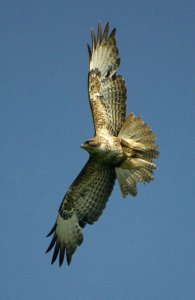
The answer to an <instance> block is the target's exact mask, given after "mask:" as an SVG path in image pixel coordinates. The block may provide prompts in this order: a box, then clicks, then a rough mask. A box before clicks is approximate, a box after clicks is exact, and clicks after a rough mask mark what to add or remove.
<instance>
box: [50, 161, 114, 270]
mask: <svg viewBox="0 0 195 300" xmlns="http://www.w3.org/2000/svg"><path fill="white" fill-rule="evenodd" d="M115 178H116V175H115V171H114V168H110V167H109V166H107V165H104V164H102V163H99V162H98V161H96V160H95V159H93V158H90V159H89V160H88V162H87V163H86V165H85V167H84V168H83V170H82V171H81V173H80V174H79V175H78V177H77V178H76V179H75V181H74V182H73V183H72V185H71V186H70V188H69V189H68V191H67V193H66V195H65V196H64V199H63V201H62V203H61V205H60V208H59V215H58V218H57V221H56V223H55V225H54V227H53V228H52V230H51V231H50V233H49V235H51V234H52V233H53V237H52V240H51V243H50V245H49V247H48V249H47V251H46V252H49V251H50V250H51V249H52V248H53V247H54V252H53V257H52V263H54V262H55V260H56V259H57V257H58V255H59V265H60V266H61V265H62V263H63V260H64V256H65V253H66V258H67V263H68V264H70V262H71V258H72V255H73V254H74V252H75V250H76V248H77V246H79V245H81V243H82V241H83V234H82V227H84V226H85V224H86V223H88V224H93V223H94V222H95V221H97V220H98V218H99V217H100V215H101V214H102V212H103V209H104V208H105V206H106V202H107V201H108V198H109V196H110V194H111V192H112V189H113V186H114V182H115Z"/></svg>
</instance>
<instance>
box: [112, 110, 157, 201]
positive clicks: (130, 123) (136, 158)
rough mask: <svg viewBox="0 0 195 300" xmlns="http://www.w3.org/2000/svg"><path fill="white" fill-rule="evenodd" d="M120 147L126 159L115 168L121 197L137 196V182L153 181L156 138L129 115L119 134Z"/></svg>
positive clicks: (142, 122)
mask: <svg viewBox="0 0 195 300" xmlns="http://www.w3.org/2000/svg"><path fill="white" fill-rule="evenodd" d="M118 136H119V138H120V139H121V146H122V147H123V152H124V154H125V156H126V159H125V160H124V161H123V162H122V163H121V164H120V166H119V167H117V168H116V174H117V178H118V181H119V184H120V188H121V192H122V195H123V197H125V196H126V195H127V194H128V193H129V194H131V195H133V196H135V195H136V194H137V187H136V184H137V182H144V183H145V182H149V181H150V180H152V179H154V176H153V170H154V169H156V164H155V163H154V162H153V159H155V158H157V157H159V151H158V146H157V145H156V143H155V139H156V136H155V134H154V133H153V132H152V130H151V128H150V127H149V126H148V125H147V124H145V123H144V121H143V119H142V118H141V117H138V118H136V117H135V116H134V114H133V113H131V114H130V115H129V116H128V118H127V119H126V121H125V123H124V125H123V127H122V129H121V131H120V133H119V135H118Z"/></svg>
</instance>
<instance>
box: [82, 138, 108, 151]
mask: <svg viewBox="0 0 195 300" xmlns="http://www.w3.org/2000/svg"><path fill="white" fill-rule="evenodd" d="M81 148H83V149H85V150H86V151H87V152H89V153H90V154H98V153H99V154H103V153H105V152H107V150H108V149H107V147H106V145H105V143H104V141H103V140H102V139H101V138H100V137H98V136H95V137H93V138H92V139H90V140H87V141H85V142H84V143H83V144H82V145H81Z"/></svg>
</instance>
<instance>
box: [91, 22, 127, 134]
mask: <svg viewBox="0 0 195 300" xmlns="http://www.w3.org/2000/svg"><path fill="white" fill-rule="evenodd" d="M115 32H116V30H115V29H113V31H112V32H111V33H110V35H108V33H109V23H107V24H106V27H105V29H104V31H103V30H102V25H101V23H99V25H98V34H97V38H96V36H95V34H94V32H93V31H92V32H91V35H92V47H91V48H90V46H89V45H88V50H89V79H88V89H89V101H90V106H91V110H92V115H93V121H94V126H95V131H96V134H99V133H101V132H102V131H104V132H105V131H107V132H108V133H109V134H111V135H115V136H117V135H118V133H119V131H120V129H121V127H122V125H123V123H124V120H125V115H126V98H127V96H126V94H127V90H126V87H125V81H124V79H123V78H122V76H120V75H117V74H116V72H117V69H118V67H119V65H120V58H119V57H118V48H117V46H116V37H115Z"/></svg>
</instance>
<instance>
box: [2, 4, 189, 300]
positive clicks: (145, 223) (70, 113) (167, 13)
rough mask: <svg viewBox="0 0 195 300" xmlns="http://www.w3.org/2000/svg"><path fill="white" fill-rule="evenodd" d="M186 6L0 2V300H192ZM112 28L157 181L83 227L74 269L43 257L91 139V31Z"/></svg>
mask: <svg viewBox="0 0 195 300" xmlns="http://www.w3.org/2000/svg"><path fill="white" fill-rule="evenodd" d="M194 11H195V4H194V1H180V0H178V1H176V0H175V1H173V0H169V1H167V0H164V1H160V0H151V1H143V0H140V1H136V0H134V1H129V0H128V1H116V0H112V1H108V0H104V1H102V0H99V1H86V0H83V1H74V0H73V1H61V0H57V1H40V0H39V1H37V0H35V1H21V0H19V1H9V0H7V1H1V9H0V23H1V26H0V39H1V46H0V57H1V61H0V76H1V78H0V82H1V84H0V94H1V97H0V103H1V105H0V107H1V109H0V138H1V148H0V155H1V168H0V176H1V187H0V195H1V202H0V203H1V204H0V206H1V207H0V225H1V227H0V228H1V247H0V264H1V268H0V277H1V280H0V296H1V299H20V300H23V299H30V300H31V299H48V300H49V299H94V300H96V299H108V300H109V299H114V300H115V299H124V300H126V299H138V300H142V299H143V300H145V299H150V300H151V299H152V300H153V299H155V300H156V299H159V300H161V299H162V300H164V299H166V300H169V299H170V300H172V299H177V300H178V299H179V300H180V299H194V295H195V257H194V253H195V239H194V232H195V223H194V217H195V200H194V190H195V185H194V167H195V163H194V148H195V143H194V136H195V130H194V128H195V118H194V115H195V103H194V91H195V89H194V78H193V75H194V74H193V73H194V72H193V71H194V61H195V60H194V55H193V54H194V53H193V52H194V51H193V50H194V46H195V45H194V35H193V29H194V23H195V22H194V20H195V16H194ZM99 20H101V21H102V22H103V24H104V25H105V23H106V22H107V21H110V25H111V27H116V28H117V43H118V47H119V50H120V57H121V61H122V63H121V67H120V71H119V73H120V74H122V75H123V76H124V77H125V80H126V84H127V87H128V112H130V111H133V112H134V113H135V114H136V115H141V116H142V117H143V118H144V120H145V121H146V122H147V123H149V124H150V125H151V126H152V128H153V130H154V132H155V133H156V134H157V136H158V144H159V145H160V152H161V157H160V158H159V159H158V161H157V163H158V170H157V172H156V173H155V175H156V176H155V177H156V178H155V181H154V182H152V183H151V184H149V185H145V186H143V185H139V193H138V196H137V197H136V198H132V197H127V198H126V199H125V200H123V199H122V196H121V194H120V190H119V186H118V184H116V186H115V189H114V191H113V193H112V196H111V197H110V201H109V203H108V205H107V208H106V210H105V211H104V213H103V215H102V217H101V218H100V219H99V221H98V222H97V223H95V224H94V225H93V226H87V227H86V228H85V230H84V236H85V238H84V243H83V244H82V246H81V247H80V248H79V249H78V250H77V252H76V254H75V255H74V257H73V261H72V264H71V265H70V267H68V266H66V264H64V265H63V267H62V268H59V267H58V264H55V265H53V266H51V265H50V261H51V254H48V255H45V254H44V252H45V250H46V248H47V247H48V244H49V242H50V239H48V238H46V237H45V236H46V234H47V233H48V232H49V230H50V229H51V227H52V225H53V223H54V221H55V219H56V216H57V210H58V207H59V205H60V202H61V199H62V197H63V195H64V193H65V192H66V190H67V188H68V187H69V185H70V184H71V183H72V181H73V180H74V178H75V177H76V176H77V174H78V173H79V171H80V170H81V168H82V166H83V165H84V164H85V162H86V160H87V158H88V155H87V153H86V152H85V151H83V150H82V149H81V148H80V144H81V143H82V142H83V141H84V140H86V139H88V138H90V137H92V136H93V124H92V118H91V112H90V108H89V103H88V98H87V72H88V54H87V49H86V43H87V42H89V41H90V28H94V29H96V28H97V24H98V21H99Z"/></svg>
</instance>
